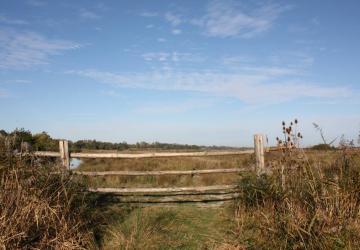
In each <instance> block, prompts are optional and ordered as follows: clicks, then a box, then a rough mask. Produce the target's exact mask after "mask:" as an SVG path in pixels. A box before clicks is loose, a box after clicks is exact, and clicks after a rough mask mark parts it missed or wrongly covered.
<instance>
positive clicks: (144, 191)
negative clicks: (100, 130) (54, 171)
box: [34, 134, 265, 203]
mask: <svg viewBox="0 0 360 250" xmlns="http://www.w3.org/2000/svg"><path fill="white" fill-rule="evenodd" d="M264 151H265V147H264V136H263V135H261V134H256V135H254V150H243V151H208V152H181V153H169V152H166V153H165V152H164V153H141V154H135V153H134V154H125V153H75V152H70V151H69V146H68V141H67V140H60V141H59V152H48V151H36V152H34V155H35V156H38V157H59V158H60V159H61V162H62V165H63V166H64V167H66V168H67V169H70V159H71V158H125V159H126V158H127V159H138V158H150V157H154V158H155V157H189V156H191V157H199V156H222V155H238V154H253V153H255V159H256V164H255V166H256V169H255V171H256V172H257V173H258V174H261V173H263V172H264V171H265V163H264ZM246 171H251V169H249V168H247V169H245V168H231V169H204V170H188V171H185V170H165V171H105V172H94V171H93V172H83V171H72V173H73V174H78V175H85V176H161V175H200V174H218V173H222V174H224V173H229V174H230V173H240V172H246ZM88 191H90V192H95V193H100V194H111V195H113V196H116V197H118V199H119V201H120V202H130V203H134V202H135V203H136V202H137V203H139V202H140V203H154V202H155V203H162V202H198V201H224V200H231V199H234V198H236V197H238V192H237V191H238V187H237V186H236V185H215V186H202V187H171V188H90V189H89V190H88Z"/></svg>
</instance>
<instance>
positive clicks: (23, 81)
mask: <svg viewBox="0 0 360 250" xmlns="http://www.w3.org/2000/svg"><path fill="white" fill-rule="evenodd" d="M6 82H7V83H15V84H29V83H32V81H30V80H24V79H15V80H8V81H6Z"/></svg>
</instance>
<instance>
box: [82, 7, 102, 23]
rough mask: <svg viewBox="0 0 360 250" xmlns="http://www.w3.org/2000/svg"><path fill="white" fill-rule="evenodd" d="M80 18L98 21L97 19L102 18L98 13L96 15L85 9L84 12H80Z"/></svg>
mask: <svg viewBox="0 0 360 250" xmlns="http://www.w3.org/2000/svg"><path fill="white" fill-rule="evenodd" d="M80 17H81V18H84V19H93V20H96V19H100V17H101V16H99V15H98V14H96V13H94V12H92V11H89V10H85V9H83V10H81V11H80Z"/></svg>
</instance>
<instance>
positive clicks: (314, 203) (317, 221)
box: [236, 151, 360, 249]
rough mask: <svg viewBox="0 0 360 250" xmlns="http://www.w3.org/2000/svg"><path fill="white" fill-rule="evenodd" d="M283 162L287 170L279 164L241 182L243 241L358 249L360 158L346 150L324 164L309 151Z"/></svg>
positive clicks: (287, 246)
mask: <svg viewBox="0 0 360 250" xmlns="http://www.w3.org/2000/svg"><path fill="white" fill-rule="evenodd" d="M302 154H304V153H303V152H302ZM294 163H295V164H294ZM282 164H285V168H284V169H285V172H280V171H277V170H276V168H275V169H274V170H273V173H272V174H271V175H263V176H260V177H258V176H256V175H250V176H248V177H245V178H244V179H243V180H242V181H241V183H240V186H241V189H242V192H241V193H242V196H241V198H240V200H239V203H238V206H237V209H236V219H237V221H238V230H237V234H238V238H239V241H240V242H241V243H242V244H244V243H245V245H248V246H256V247H255V248H262V249H340V248H346V249H353V248H356V247H357V245H358V242H359V241H360V221H359V219H360V218H359V213H360V195H359V194H360V169H359V162H357V161H355V160H354V159H353V158H352V156H351V155H349V154H347V153H346V151H344V153H343V154H342V155H341V156H340V157H339V158H338V159H337V160H336V161H334V162H333V163H332V164H329V165H327V166H322V167H321V168H320V167H319V166H318V165H316V164H315V163H310V162H309V161H307V156H306V155H305V154H304V155H303V157H302V158H299V157H298V156H296V157H295V156H294V155H292V156H291V159H289V160H287V161H284V162H282ZM293 165H296V166H297V167H296V168H293ZM284 175H285V177H286V179H287V180H288V181H287V182H286V183H284V182H283V181H282V178H283V176H284ZM249 231H251V232H252V233H251V234H249V233H248V232H249ZM244 235H245V236H246V237H245V236H244ZM244 237H245V238H244Z"/></svg>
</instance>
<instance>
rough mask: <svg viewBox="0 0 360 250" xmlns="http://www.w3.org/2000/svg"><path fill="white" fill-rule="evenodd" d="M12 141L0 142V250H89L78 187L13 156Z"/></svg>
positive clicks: (85, 208)
mask: <svg viewBox="0 0 360 250" xmlns="http://www.w3.org/2000/svg"><path fill="white" fill-rule="evenodd" d="M13 142H14V140H13V138H11V137H0V248H1V249H89V248H95V245H94V239H93V234H92V233H91V230H89V222H90V221H89V220H90V218H91V217H90V216H89V211H90V208H89V205H90V204H89V203H87V200H86V199H85V196H84V195H83V194H82V192H81V191H83V187H82V186H81V185H80V184H78V183H77V182H76V181H72V180H71V176H70V175H69V174H67V173H66V172H65V171H61V170H60V169H58V171H60V172H59V173H58V174H53V173H50V172H51V170H52V171H54V169H49V168H47V167H46V166H43V165H41V164H37V162H36V161H34V159H33V158H32V157H30V156H26V157H19V156H16V155H15V154H14V147H13V145H14V144H13Z"/></svg>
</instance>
